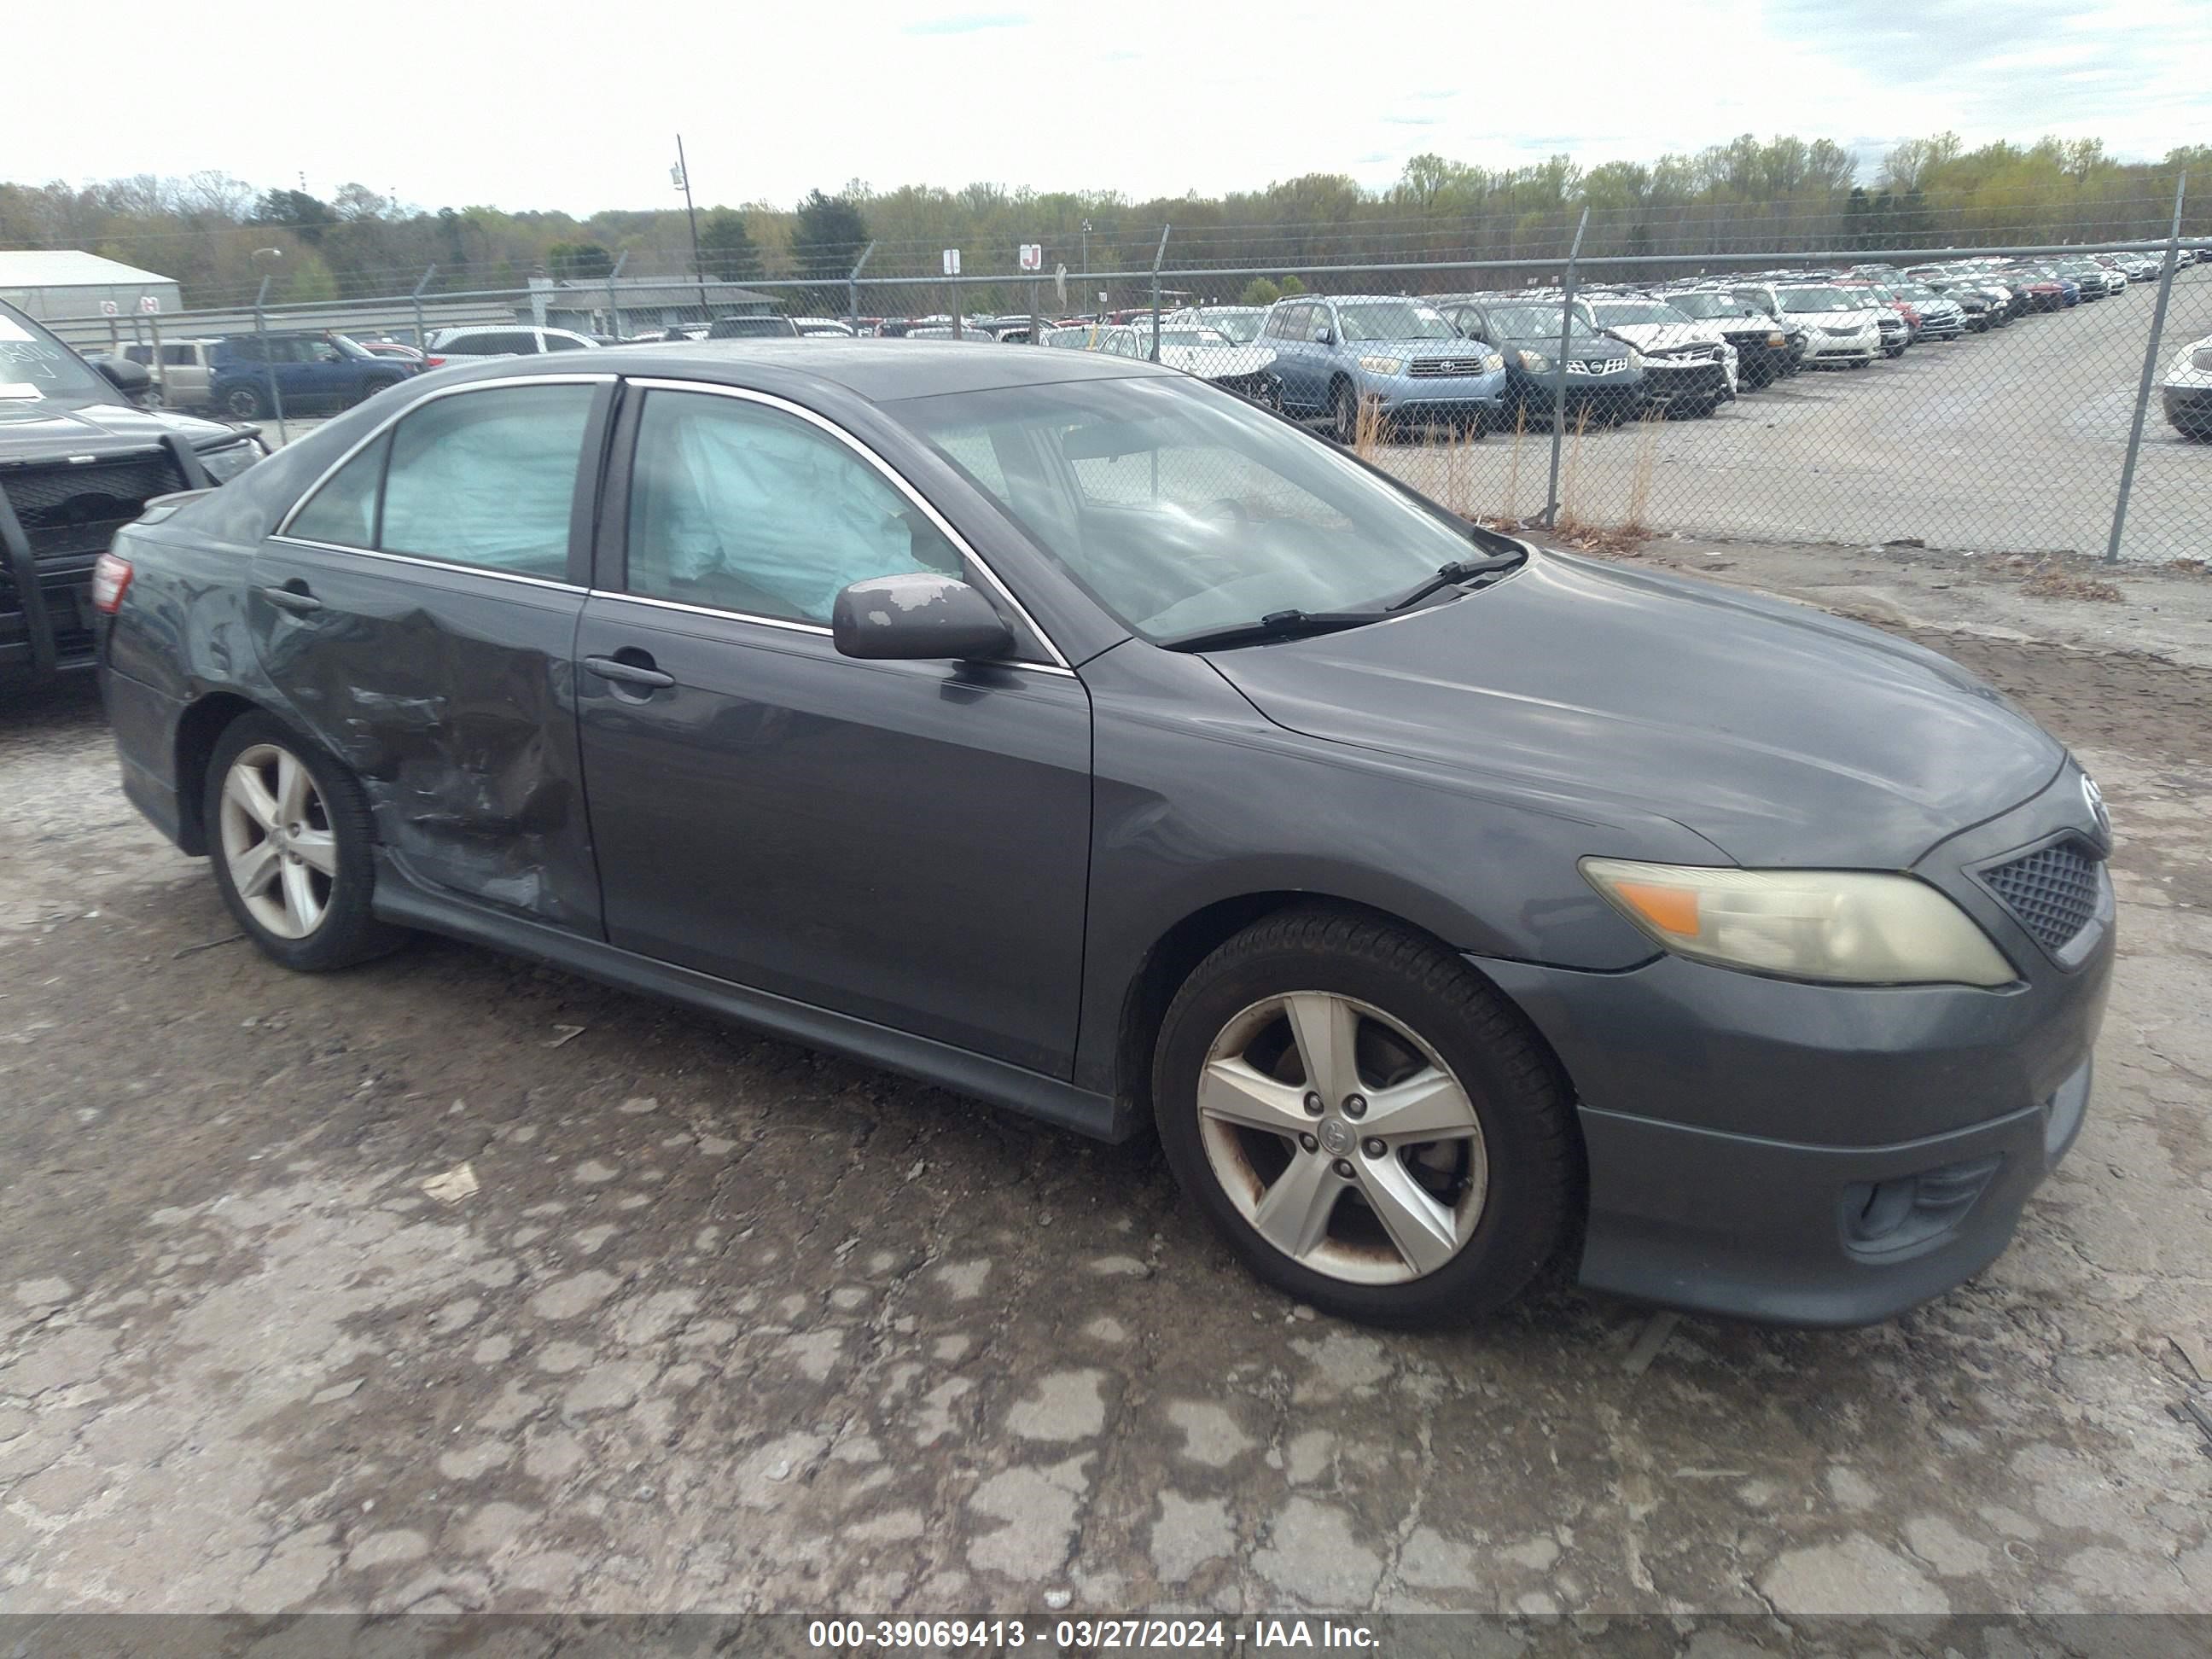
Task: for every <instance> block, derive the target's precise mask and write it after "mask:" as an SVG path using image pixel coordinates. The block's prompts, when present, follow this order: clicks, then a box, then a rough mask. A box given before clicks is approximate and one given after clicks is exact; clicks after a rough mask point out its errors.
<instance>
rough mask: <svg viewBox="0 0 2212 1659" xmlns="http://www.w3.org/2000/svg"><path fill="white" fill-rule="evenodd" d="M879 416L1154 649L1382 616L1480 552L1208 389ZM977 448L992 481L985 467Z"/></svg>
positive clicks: (1102, 388) (1135, 389) (1318, 446)
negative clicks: (1297, 616)
mask: <svg viewBox="0 0 2212 1659" xmlns="http://www.w3.org/2000/svg"><path fill="white" fill-rule="evenodd" d="M1555 314H1556V313H1555ZM885 407H886V409H887V410H888V411H889V412H890V414H891V416H893V417H894V418H895V419H896V420H899V421H901V422H903V423H905V424H906V425H907V426H908V428H911V429H912V430H914V431H915V432H916V433H917V434H919V435H921V436H922V437H923V438H925V439H927V440H928V441H930V442H931V443H932V444H933V445H935V446H936V447H938V448H939V449H940V450H941V451H943V452H944V453H946V454H947V455H948V456H950V457H952V458H954V459H957V460H959V461H960V462H961V464H962V465H963V467H964V469H965V470H966V471H967V472H968V474H969V477H973V478H975V480H976V481H977V482H978V483H981V484H982V486H983V487H984V488H985V489H987V490H988V491H989V492H990V493H991V494H992V495H994V496H996V497H997V498H998V500H999V501H1000V504H1001V505H1002V506H1003V507H1005V508H1006V511H1007V512H1008V513H1009V514H1011V515H1012V517H1013V518H1014V519H1015V520H1018V522H1020V523H1021V524H1022V525H1023V526H1024V528H1025V529H1026V530H1027V531H1028V532H1029V534H1030V538H1031V539H1032V540H1033V541H1035V542H1036V544H1037V545H1038V546H1039V547H1040V548H1041V549H1042V550H1043V551H1044V552H1045V554H1046V555H1047V556H1049V557H1050V558H1052V559H1053V560H1054V562H1057V563H1058V564H1059V565H1060V567H1061V568H1063V569H1065V570H1066V572H1067V573H1068V574H1069V575H1071V576H1072V577H1073V578H1074V579H1075V580H1076V581H1078V582H1079V583H1080V584H1082V585H1083V586H1084V587H1085V588H1086V589H1087V590H1088V591H1089V592H1091V595H1092V596H1093V597H1094V598H1096V599H1097V601H1098V602H1099V604H1101V605H1103V606H1104V607H1105V609H1106V610H1107V611H1109V612H1110V613H1111V614H1112V615H1113V616H1114V617H1116V618H1117V619H1119V620H1120V621H1121V623H1123V624H1124V625H1126V626H1127V627H1128V628H1130V629H1133V631H1134V632H1136V633H1138V634H1139V635H1143V636H1144V637H1146V639H1149V640H1152V641H1155V642H1156V643H1157V642H1167V641H1174V640H1176V639H1178V638H1181V637H1183V636H1186V635H1198V634H1202V633H1206V632H1207V631H1209V630H1212V629H1218V628H1225V627H1231V626H1235V625H1237V624H1239V623H1245V622H1249V621H1250V620H1251V619H1252V618H1255V617H1264V616H1267V615H1268V614H1269V613H1271V612H1273V611H1286V610H1299V611H1344V610H1358V609H1362V608H1364V607H1368V606H1371V605H1375V604H1376V603H1377V602H1379V601H1381V600H1382V599H1384V598H1385V597H1387V596H1389V595H1392V594H1395V593H1397V592H1401V591H1402V590H1404V589H1405V588H1407V587H1408V586H1412V585H1413V584H1415V583H1417V582H1419V580H1421V579H1422V578H1423V577H1424V576H1427V575H1430V574H1433V573H1434V572H1435V571H1436V570H1437V568H1438V567H1439V566H1441V565H1443V564H1446V563H1449V562H1452V561H1454V560H1459V559H1465V558H1467V557H1468V556H1470V555H1471V554H1472V553H1473V552H1474V549H1473V548H1472V547H1471V545H1470V537H1469V535H1468V532H1466V531H1465V530H1464V529H1463V528H1462V526H1458V525H1457V524H1455V522H1454V521H1453V520H1451V519H1449V517H1447V516H1446V515H1445V514H1443V513H1441V512H1440V511H1438V510H1437V509H1435V508H1431V507H1427V506H1425V505H1424V504H1423V503H1421V502H1420V501H1418V500H1416V499H1415V498H1413V496H1411V495H1407V494H1406V493H1404V492H1402V491H1401V490H1399V489H1394V488H1393V487H1392V486H1391V485H1389V484H1388V483H1383V482H1382V481H1381V480H1379V479H1377V478H1376V477H1374V476H1373V475H1372V474H1370V473H1369V472H1368V471H1366V469H1365V468H1364V467H1362V466H1360V465H1358V463H1357V462H1356V461H1353V460H1352V459H1349V458H1347V457H1346V456H1343V455H1341V454H1340V453H1337V452H1336V451H1335V450H1334V449H1333V448H1332V447H1330V446H1328V444H1325V443H1322V441H1319V440H1317V439H1316V438H1313V437H1311V436H1309V435H1307V434H1305V433H1303V432H1300V431H1298V430H1297V429H1296V428H1293V427H1291V426H1290V425H1288V424H1286V423H1285V422H1282V421H1280V420H1278V419H1276V418H1275V417H1273V416H1270V415H1267V414H1266V413H1264V412H1262V411H1260V410H1255V409H1253V408H1251V407H1250V406H1249V405H1247V404H1244V403H1243V401H1242V400H1240V399H1238V398H1234V397H1231V396H1230V395H1229V394H1227V393H1225V392H1221V391H1219V390H1218V389H1216V388H1214V387H1212V386H1208V385H1207V384H1206V383H1205V382H1204V381H1201V380H1191V379H1187V378H1185V377H1183V376H1180V375H1177V376H1172V377H1166V376H1164V377H1159V378H1153V377H1151V376H1146V377H1144V378H1142V379H1132V380H1091V381H1082V382H1073V383H1067V384H1061V385H1051V386H1004V387H997V388H994V389H991V390H988V391H982V392H949V393H945V394H941V395H939V396H935V397H925V398H907V399H905V400H903V401H901V402H896V403H892V404H887V405H886V406H885ZM979 447H987V448H988V449H989V451H990V453H991V455H992V458H993V461H994V465H993V466H992V467H991V468H989V469H985V468H983V467H981V466H978V465H976V464H975V459H974V457H975V454H976V453H977V452H978V449H979Z"/></svg>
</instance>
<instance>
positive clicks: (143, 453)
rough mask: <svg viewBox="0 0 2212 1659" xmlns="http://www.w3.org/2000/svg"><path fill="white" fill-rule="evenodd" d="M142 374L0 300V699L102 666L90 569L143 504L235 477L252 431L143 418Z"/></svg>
mask: <svg viewBox="0 0 2212 1659" xmlns="http://www.w3.org/2000/svg"><path fill="white" fill-rule="evenodd" d="M151 390H152V377H151V376H150V375H149V373H148V372H147V369H146V368H145V366H144V365H143V364H141V363H137V362H131V360H130V359H129V358H128V357H110V358H106V359H105V360H103V361H102V362H100V364H99V365H98V366H97V367H96V368H95V367H94V366H92V365H89V364H88V363H87V362H85V361H84V360H83V359H82V358H81V357H79V356H77V355H76V353H75V352H73V351H71V350H70V349H69V347H68V346H66V345H64V343H62V342H61V341H60V340H59V339H58V338H56V337H54V335H52V333H51V332H49V331H47V329H46V326H45V325H43V324H40V323H38V322H34V321H33V319H31V318H29V317H27V316H26V315H25V314H24V313H21V312H20V311H18V310H16V309H15V307H13V306H10V305H8V304H6V303H4V302H0V691H14V690H21V688H23V687H25V686H27V685H32V684H41V683H43V682H46V681H48V680H51V679H53V678H56V677H58V676H60V675H64V674H69V673H72V672H76V671H82V670H86V669H89V668H90V667H91V666H92V665H93V646H94V628H93V624H94V620H95V612H94V610H93V604H92V599H93V589H92V580H93V575H92V573H93V562H94V560H95V559H97V558H98V557H99V556H100V554H101V553H102V552H104V551H105V550H106V547H107V544H108V539H109V538H110V537H112V535H113V534H114V533H115V530H116V527H117V526H118V525H121V524H125V523H127V522H129V521H130V520H132V519H135V518H137V516H138V515H139V513H140V511H141V510H142V509H143V507H144V506H145V504H146V503H147V502H148V501H150V500H153V499H155V498H156V497H160V496H163V495H172V494H174V493H175V492H178V491H180V490H188V489H209V488H211V487H212V486H214V485H216V484H220V483H223V482H224V481H226V480H228V479H230V478H234V477H238V475H239V474H240V473H241V472H244V471H246V469H247V468H248V467H251V466H252V465H253V464H254V463H255V462H256V461H258V460H259V459H261V458H262V457H263V456H264V454H266V453H268V452H267V450H266V449H264V447H263V446H262V443H261V440H260V437H259V435H258V434H257V433H255V432H254V431H253V430H252V428H247V429H246V430H243V431H241V430H240V429H239V428H236V427H232V426H224V425H222V424H219V423H218V422H214V421H204V420H197V419H195V418H193V417H192V416H188V415H181V414H178V413H176V412H174V411H173V410H164V409H160V408H143V407H139V406H137V403H138V400H139V399H141V398H144V397H145V395H146V394H147V393H148V392H150V391H151Z"/></svg>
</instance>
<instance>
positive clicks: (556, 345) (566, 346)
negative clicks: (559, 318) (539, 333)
mask: <svg viewBox="0 0 2212 1659" xmlns="http://www.w3.org/2000/svg"><path fill="white" fill-rule="evenodd" d="M591 345H592V343H591V342H590V341H589V340H579V339H577V338H575V337H574V336H572V335H568V334H548V335H547V336H546V337H545V349H547V350H548V351H588V350H589V349H591Z"/></svg>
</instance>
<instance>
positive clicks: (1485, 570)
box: [1383, 550, 1528, 612]
mask: <svg viewBox="0 0 2212 1659" xmlns="http://www.w3.org/2000/svg"><path fill="white" fill-rule="evenodd" d="M1527 558H1528V555H1527V554H1526V553H1522V552H1520V551H1518V550H1516V551H1514V552H1511V553H1500V554H1498V555H1496V556H1492V557H1491V558H1487V559H1454V560H1452V561H1451V562H1449V564H1440V565H1438V566H1437V571H1436V574H1434V575H1432V576H1426V577H1424V578H1422V580H1419V581H1418V582H1416V583H1414V584H1413V586H1411V587H1409V588H1407V590H1406V591H1405V592H1402V593H1401V594H1399V595H1398V596H1397V597H1396V598H1395V599H1386V600H1384V601H1383V610H1384V611H1386V612H1395V611H1406V610H1410V609H1411V608H1412V607H1413V606H1414V605H1419V603H1420V602H1421V601H1422V600H1423V599H1427V598H1428V597H1429V595H1430V594H1431V593H1436V592H1442V591H1443V589H1445V588H1447V587H1455V586H1458V585H1459V584H1460V583H1462V582H1464V581H1472V580H1474V578H1475V577H1477V576H1495V575H1498V574H1501V573H1503V572H1504V571H1508V570H1512V569H1515V568H1518V567H1519V566H1520V565H1521V564H1522V562H1524V561H1525V560H1526V559H1527Z"/></svg>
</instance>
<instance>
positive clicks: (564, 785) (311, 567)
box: [250, 377, 612, 934]
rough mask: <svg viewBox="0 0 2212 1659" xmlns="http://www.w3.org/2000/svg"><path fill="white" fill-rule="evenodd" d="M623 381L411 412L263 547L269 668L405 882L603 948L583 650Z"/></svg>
mask: <svg viewBox="0 0 2212 1659" xmlns="http://www.w3.org/2000/svg"><path fill="white" fill-rule="evenodd" d="M611 386H612V382H611V380H605V379H599V378H591V377H565V378H562V379H558V380H530V381H525V382H520V383H518V382H516V381H513V380H504V381H499V382H495V383H491V384H487V385H484V386H462V387H458V388H456V389H455V390H454V391H453V392H448V393H446V394H444V395H441V396H434V397H432V398H427V399H425V400H423V401H422V402H421V403H419V404H416V406H415V407H414V408H413V409H411V410H409V411H408V413H407V414H406V415H405V416H403V417H402V418H401V419H400V420H399V422H398V423H397V424H396V425H395V426H394V427H392V428H391V429H390V430H388V431H386V432H385V433H383V434H381V435H379V436H378V437H377V438H376V439H374V441H372V442H370V443H369V444H368V445H367V446H366V447H363V448H362V449H361V450H360V451H358V452H357V453H356V454H355V455H354V456H353V457H352V458H351V459H349V460H348V461H346V462H345V464H344V465H342V466H340V467H338V468H337V470H336V471H334V472H333V473H332V474H331V476H330V477H328V478H326V479H325V481H324V482H323V483H321V485H320V486H319V488H318V489H316V490H315V491H314V492H313V494H312V495H309V496H308V497H307V500H306V501H304V502H303V503H302V504H301V507H299V508H298V509H297V510H295V512H294V513H293V514H292V515H291V517H290V518H289V520H287V521H286V522H285V523H284V524H283V526H281V533H279V534H277V535H276V536H272V537H270V538H269V539H268V540H267V541H266V542H264V544H262V546H261V549H260V550H259V551H258V554H257V555H256V556H255V559H254V562H253V573H252V589H251V600H250V605H251V616H252V628H253V637H254V642H255V646H256V648H257V649H258V652H259V653H260V657H261V662H262V665H263V668H264V671H266V673H267V674H268V676H269V678H270V680H271V681H272V682H274V683H275V684H276V688H277V690H280V691H281V692H283V695H284V696H285V697H286V698H287V700H288V701H289V702H290V704H291V707H292V710H293V712H294V713H295V715H296V716H297V717H298V719H299V720H301V722H302V723H303V724H304V725H305V726H307V728H308V729H309V730H310V731H312V732H313V733H314V734H315V735H316V736H317V737H319V738H321V739H322V740H323V742H324V743H325V744H326V745H328V747H329V748H330V749H331V751H332V752H333V753H335V754H337V755H338V756H339V757H342V758H343V760H344V761H345V762H346V763H347V764H348V765H349V766H350V767H352V768H353V769H354V770H355V771H356V773H358V774H359V775H360V776H361V777H362V781H363V782H364V783H365V784H366V786H367V787H368V793H369V799H370V801H371V804H372V805H373V806H374V811H375V814H376V828H377V837H378V839H379V841H380V842H381V843H382V844H383V846H384V848H385V849H386V853H387V854H388V855H389V857H390V858H391V860H392V862H393V863H394V864H395V865H396V866H398V868H399V870H400V871H401V872H403V873H404V874H405V875H406V876H407V877H409V878H411V879H414V880H416V881H418V882H422V883H423V884H428V885H431V886H435V887H437V888H441V889H444V890H447V891H448V892H451V893H454V894H458V895H459V896H462V897H465V898H470V899H475V900H477V901H480V902H485V903H489V904H492V905H495V906H497V907H499V908H502V909H506V910H510V911H513V912H516V913H519V914H521V915H527V916H530V917H532V918H533V919H535V920H538V921H546V922H552V923H555V924H557V925H560V926H562V927H569V928H573V929H575V930H577V931H579V932H582V933H592V934H597V933H599V887H598V880H597V877H596V875H595V874H594V872H593V870H592V855H591V843H590V839H589V836H588V834H587V831H586V824H585V820H584V803H583V794H582V789H581V784H580V777H579V775H578V771H577V750H576V732H575V714H574V697H573V695H572V691H573V688H572V681H571V675H572V669H571V659H572V647H573V646H574V639H575V632H576V622H577V617H578V615H579V613H580V611H581V610H582V608H583V604H584V584H583V582H582V581H581V580H576V578H578V577H580V575H581V574H582V572H583V571H584V569H585V568H586V566H585V562H584V561H585V560H586V556H587V555H586V548H585V543H586V539H587V532H586V528H585V527H586V526H588V525H589V522H590V518H589V514H590V510H591V501H590V480H591V477H592V474H593V472H594V471H595V469H589V468H584V467H581V466H580V460H581V459H582V457H583V456H584V455H585V454H586V453H593V454H596V453H597V452H598V435H599V431H600V429H601V427H602V424H603V422H604V418H605V412H604V411H605V404H606V403H607V402H608V401H609V399H610V397H611Z"/></svg>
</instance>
